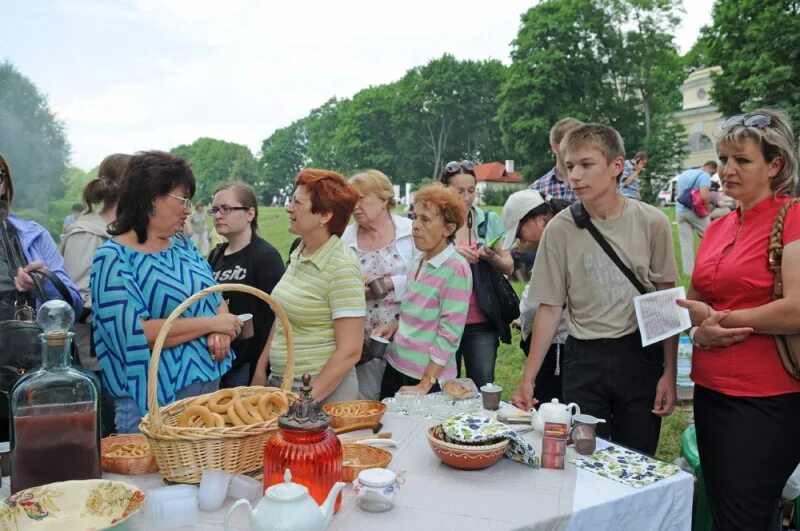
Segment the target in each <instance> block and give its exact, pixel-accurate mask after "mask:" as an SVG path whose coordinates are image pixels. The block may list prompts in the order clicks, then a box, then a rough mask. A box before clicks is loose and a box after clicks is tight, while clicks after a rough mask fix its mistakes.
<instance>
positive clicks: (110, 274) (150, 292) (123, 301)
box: [90, 151, 242, 433]
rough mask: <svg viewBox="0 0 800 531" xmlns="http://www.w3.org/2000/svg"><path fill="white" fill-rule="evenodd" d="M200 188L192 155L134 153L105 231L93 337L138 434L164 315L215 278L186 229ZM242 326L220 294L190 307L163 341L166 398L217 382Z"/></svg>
mask: <svg viewBox="0 0 800 531" xmlns="http://www.w3.org/2000/svg"><path fill="white" fill-rule="evenodd" d="M194 191H195V180H194V174H193V173H192V170H191V168H190V167H189V164H188V163H187V162H186V161H185V160H183V159H181V158H179V157H176V156H174V155H171V154H169V153H163V152H159V151H150V152H145V153H137V154H136V155H134V156H133V157H131V160H130V162H129V164H128V167H127V170H126V172H125V176H124V178H123V180H122V184H121V186H120V190H119V201H118V204H117V219H116V220H115V221H114V222H113V223H112V224H111V226H110V227H109V231H108V232H109V234H111V235H112V239H111V240H109V241H108V242H106V243H105V244H103V245H102V246H100V248H99V249H97V252H96V253H95V257H94V262H93V263H92V276H91V281H90V282H91V295H92V301H93V308H92V310H93V312H94V344H95V351H96V353H97V359H98V361H99V362H100V368H101V370H102V373H103V383H104V384H105V386H106V387H107V388H108V390H109V392H110V393H111V395H112V396H113V397H114V409H115V424H116V427H117V431H118V432H120V433H135V432H138V431H139V422H140V420H141V417H142V415H143V414H144V413H145V412H146V411H147V374H148V370H149V363H150V354H151V352H150V349H151V348H152V346H153V344H154V343H155V340H156V336H157V335H158V333H159V331H160V330H161V327H162V325H163V324H164V321H165V320H166V318H167V317H169V315H170V313H172V311H173V310H174V309H175V308H176V307H177V306H178V305H179V304H180V303H182V302H183V301H184V300H186V299H188V298H189V297H190V296H191V295H193V294H194V293H196V292H197V291H200V290H201V289H203V288H207V287H209V286H213V285H214V284H215V282H214V277H213V275H212V273H211V268H210V267H209V265H208V262H207V261H206V260H205V258H203V257H202V256H201V255H200V253H199V252H198V251H197V248H196V247H195V246H194V244H193V243H192V242H191V241H190V240H189V239H188V238H187V237H186V236H184V235H183V232H182V229H183V225H184V222H185V221H186V218H187V217H188V216H189V215H190V214H191V210H192V199H191V197H192V195H194ZM241 328H242V322H241V320H239V318H238V317H237V316H235V315H233V314H231V313H229V312H228V307H227V305H226V304H225V302H224V301H223V300H222V297H221V296H220V294H219V293H215V294H214V295H212V296H210V297H206V298H204V299H202V300H200V301H198V302H196V303H194V304H193V305H191V306H190V307H189V308H188V309H187V310H186V312H185V313H184V317H181V318H179V319H177V320H175V321H174V322H173V326H172V328H170V331H169V334H167V339H166V342H165V343H164V347H165V348H164V350H163V351H162V353H161V362H160V365H159V374H158V402H159V404H161V405H166V404H169V403H171V402H174V401H175V400H178V399H181V398H187V397H190V396H196V395H200V394H204V393H209V392H212V391H215V390H217V388H218V387H219V380H220V378H221V377H222V375H223V374H225V373H226V372H228V370H229V369H230V367H231V363H232V356H231V355H230V354H231V348H230V346H231V341H232V340H233V339H234V338H235V337H236V336H237V335H238V334H239V331H240V330H241Z"/></svg>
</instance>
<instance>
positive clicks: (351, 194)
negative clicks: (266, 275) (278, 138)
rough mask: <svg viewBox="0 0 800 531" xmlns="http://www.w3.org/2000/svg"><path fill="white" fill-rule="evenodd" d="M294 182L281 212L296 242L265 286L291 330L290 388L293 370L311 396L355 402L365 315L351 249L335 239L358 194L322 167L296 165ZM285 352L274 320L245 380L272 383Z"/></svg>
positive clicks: (281, 370)
mask: <svg viewBox="0 0 800 531" xmlns="http://www.w3.org/2000/svg"><path fill="white" fill-rule="evenodd" d="M295 185H296V188H295V191H294V195H293V196H292V199H291V201H290V203H289V206H287V207H286V212H287V213H288V214H289V232H291V233H293V234H297V235H298V236H300V237H301V238H302V242H301V243H300V245H299V246H298V247H297V249H295V250H294V252H292V255H291V257H290V262H289V266H288V267H287V269H286V273H284V275H283V277H282V278H281V280H280V282H278V284H277V285H276V286H275V289H273V290H272V296H273V297H274V298H275V299H276V300H277V301H278V302H279V303H280V304H281V307H282V308H283V309H284V311H285V312H286V315H287V317H288V318H289V323H290V324H291V326H292V331H293V335H294V353H295V375H296V378H295V381H294V382H293V388H294V389H295V390H296V391H298V390H299V389H300V375H302V374H303V373H309V374H311V376H312V382H313V387H314V390H313V391H312V395H313V396H314V398H315V399H316V400H317V401H319V402H323V403H327V402H337V401H342V400H355V399H357V398H358V378H357V377H356V371H355V365H356V362H357V361H358V360H359V358H360V357H361V348H362V344H363V340H364V315H365V314H366V304H365V300H364V281H363V278H362V276H361V270H360V269H359V267H358V262H357V260H356V257H355V254H354V253H353V251H352V250H351V249H350V248H349V247H348V246H347V245H346V244H345V243H343V242H342V241H341V240H340V239H339V238H340V237H341V235H342V233H343V232H344V229H345V227H346V226H347V222H348V220H349V219H350V215H351V214H352V213H353V209H354V208H355V206H356V203H357V202H358V192H357V191H356V190H355V188H353V187H352V186H351V185H350V184H348V183H347V181H345V179H344V177H342V176H341V175H339V174H338V173H335V172H332V171H328V170H317V169H305V170H302V171H301V172H300V173H298V174H297V179H296V180H295ZM286 354H287V351H286V341H285V338H284V332H283V326H282V325H281V323H280V322H276V323H275V324H274V325H273V327H272V331H271V332H270V337H269V339H268V340H267V345H266V347H264V351H263V352H262V354H261V357H260V358H259V360H258V365H257V366H256V371H255V375H254V377H253V385H264V384H265V383H266V384H267V385H271V386H274V387H279V386H280V384H281V382H282V380H283V374H284V372H285V370H286ZM268 363H269V365H270V374H269V375H267V373H266V370H267V364H268Z"/></svg>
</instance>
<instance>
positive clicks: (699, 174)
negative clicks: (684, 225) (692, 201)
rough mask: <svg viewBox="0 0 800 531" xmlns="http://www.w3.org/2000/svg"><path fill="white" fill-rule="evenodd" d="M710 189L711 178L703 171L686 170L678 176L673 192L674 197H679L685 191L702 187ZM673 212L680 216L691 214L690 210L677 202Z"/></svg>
mask: <svg viewBox="0 0 800 531" xmlns="http://www.w3.org/2000/svg"><path fill="white" fill-rule="evenodd" d="M704 186H705V187H706V188H709V189H710V188H711V176H710V175H709V174H708V173H706V172H704V171H703V170H698V169H694V170H686V171H685V172H683V173H681V174H680V175H678V183H677V188H676V190H675V197H676V198H678V197H680V196H681V194H682V193H683V191H684V190H686V189H689V188H691V189H696V190H699V189H700V188H702V187H704ZM675 211H676V212H678V213H680V214H685V213H687V212H691V209H689V208H686V207H685V206H683V205H682V204H681V203H680V202H679V201H675Z"/></svg>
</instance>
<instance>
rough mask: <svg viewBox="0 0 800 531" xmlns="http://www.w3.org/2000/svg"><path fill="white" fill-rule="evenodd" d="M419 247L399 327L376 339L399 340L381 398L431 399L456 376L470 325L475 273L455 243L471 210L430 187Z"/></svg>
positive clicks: (419, 218)
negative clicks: (402, 394) (459, 352)
mask: <svg viewBox="0 0 800 531" xmlns="http://www.w3.org/2000/svg"><path fill="white" fill-rule="evenodd" d="M414 213H415V215H416V219H415V220H414V225H413V229H412V234H413V237H414V244H415V245H416V247H417V249H418V250H419V251H420V253H421V254H422V255H421V257H420V260H419V262H418V263H417V264H416V265H415V266H414V267H413V268H412V269H411V271H409V273H408V281H407V285H406V295H405V297H404V298H403V302H402V304H401V305H400V316H399V319H398V321H397V322H395V323H392V324H388V325H384V326H381V327H379V328H377V329H375V330H374V331H373V334H372V335H376V336H380V337H384V338H387V339H389V338H392V337H393V338H394V340H393V343H392V345H391V346H390V348H389V354H388V356H387V362H388V363H387V365H386V371H385V372H384V374H383V381H382V382H381V398H385V397H388V396H394V394H395V393H396V392H397V391H411V392H417V393H420V394H426V393H429V392H433V391H438V390H439V385H438V381H439V379H443V380H444V379H449V378H454V377H455V376H456V357H455V354H456V350H458V345H459V343H460V342H461V335H462V334H463V332H464V323H466V320H467V309H468V307H469V296H470V293H471V292H472V272H471V270H470V268H469V264H468V263H467V261H466V260H465V259H464V258H463V257H462V256H461V255H460V254H458V252H457V251H456V249H455V247H454V246H453V238H454V235H455V233H456V231H457V230H458V228H459V227H460V226H461V225H463V224H464V219H465V218H466V215H467V210H466V206H465V205H464V202H463V201H462V200H461V198H460V197H459V196H458V194H457V193H456V192H455V191H453V190H452V189H449V188H445V187H443V186H441V185H432V186H426V187H424V188H422V189H420V190H419V191H418V192H417V194H416V196H415V197H414Z"/></svg>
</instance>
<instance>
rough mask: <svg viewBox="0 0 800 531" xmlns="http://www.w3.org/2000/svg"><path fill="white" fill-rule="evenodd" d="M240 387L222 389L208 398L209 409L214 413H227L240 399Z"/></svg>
mask: <svg viewBox="0 0 800 531" xmlns="http://www.w3.org/2000/svg"><path fill="white" fill-rule="evenodd" d="M240 394H241V393H240V392H239V390H238V389H220V390H219V391H217V392H216V393H214V394H212V395H211V396H210V397H209V399H208V409H209V410H210V411H211V412H213V413H219V414H222V413H225V412H227V411H228V408H229V407H230V405H231V404H233V403H234V402H236V401H237V400H239V395H240Z"/></svg>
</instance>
